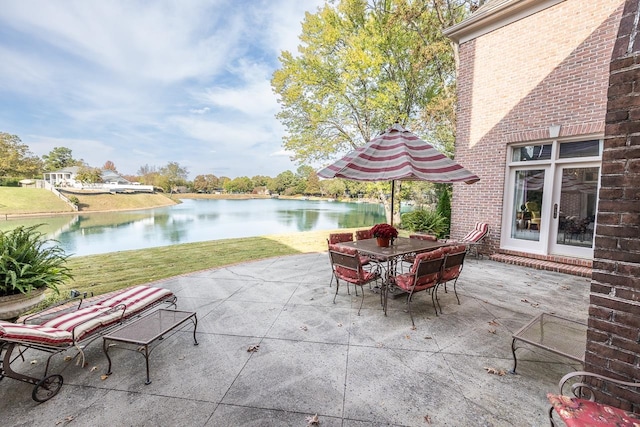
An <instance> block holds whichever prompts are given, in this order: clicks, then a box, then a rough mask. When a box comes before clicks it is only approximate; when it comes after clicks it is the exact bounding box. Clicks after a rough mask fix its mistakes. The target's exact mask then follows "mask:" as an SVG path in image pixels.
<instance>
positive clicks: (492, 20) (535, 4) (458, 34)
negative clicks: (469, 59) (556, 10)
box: [443, 0, 565, 44]
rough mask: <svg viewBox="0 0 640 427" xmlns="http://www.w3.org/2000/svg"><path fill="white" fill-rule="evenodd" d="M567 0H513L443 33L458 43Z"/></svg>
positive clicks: (475, 15) (477, 14)
mask: <svg viewBox="0 0 640 427" xmlns="http://www.w3.org/2000/svg"><path fill="white" fill-rule="evenodd" d="M563 1H565V0H512V1H507V2H505V3H502V4H498V5H496V7H494V8H490V9H486V10H484V11H480V13H476V14H473V15H471V16H470V17H469V18H467V19H465V20H464V21H462V22H460V23H458V24H456V25H454V26H452V27H449V28H447V29H445V30H444V31H443V34H444V35H445V36H447V37H449V38H450V39H451V40H453V41H454V42H456V43H457V44H462V43H466V42H468V41H469V40H473V39H475V38H477V37H480V36H482V35H485V34H487V33H490V32H492V31H495V30H497V29H498V28H502V27H504V26H507V25H509V24H512V23H514V22H516V21H519V20H520V19H523V18H526V17H528V16H531V15H535V14H536V13H538V12H540V11H542V10H544V9H547V8H549V7H552V6H555V5H557V4H558V3H562V2H563Z"/></svg>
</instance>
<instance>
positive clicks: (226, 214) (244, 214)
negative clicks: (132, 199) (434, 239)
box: [0, 199, 385, 256]
mask: <svg viewBox="0 0 640 427" xmlns="http://www.w3.org/2000/svg"><path fill="white" fill-rule="evenodd" d="M384 221H385V219H384V209H383V207H382V205H377V204H368V203H341V202H329V201H310V200H281V199H255V200H201V199H200V200H193V199H185V200H183V201H182V203H181V204H178V205H174V206H169V207H164V208H157V209H149V210H142V211H129V212H110V213H91V214H74V215H64V216H54V217H46V218H29V219H16V220H9V221H0V229H1V230H8V229H12V228H15V227H17V226H19V225H33V224H44V225H43V226H42V227H40V231H41V232H43V233H46V234H47V236H48V237H49V238H52V239H56V240H58V241H59V243H60V246H61V247H62V248H63V249H64V250H65V252H67V253H68V254H71V255H72V256H82V255H92V254H100V253H107V252H116V251H125V250H131V249H144V248H151V247H156V246H167V245H173V244H178V243H191V242H201V241H207V240H220V239H229V238H239V237H253V236H263V235H267V234H279V233H295V232H299V231H313V230H330V229H336V228H352V227H368V226H372V225H373V224H376V223H379V222H384Z"/></svg>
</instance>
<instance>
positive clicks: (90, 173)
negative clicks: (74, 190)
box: [76, 166, 102, 184]
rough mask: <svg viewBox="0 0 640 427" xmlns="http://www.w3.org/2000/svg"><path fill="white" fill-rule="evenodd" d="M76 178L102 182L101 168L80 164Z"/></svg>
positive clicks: (86, 181)
mask: <svg viewBox="0 0 640 427" xmlns="http://www.w3.org/2000/svg"><path fill="white" fill-rule="evenodd" d="M76 179H77V180H78V181H80V182H84V183H90V184H95V183H97V182H102V170H100V168H90V167H88V166H81V167H80V169H78V173H77V174H76Z"/></svg>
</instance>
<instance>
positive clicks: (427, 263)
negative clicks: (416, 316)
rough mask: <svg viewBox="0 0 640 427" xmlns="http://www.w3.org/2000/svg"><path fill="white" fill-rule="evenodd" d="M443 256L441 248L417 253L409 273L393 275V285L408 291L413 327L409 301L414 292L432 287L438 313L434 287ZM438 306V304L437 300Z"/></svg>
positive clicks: (440, 269) (434, 306)
mask: <svg viewBox="0 0 640 427" xmlns="http://www.w3.org/2000/svg"><path fill="white" fill-rule="evenodd" d="M444 258H445V253H444V249H443V248H440V249H436V250H434V251H430V252H422V253H419V254H417V255H416V259H415V261H414V262H413V265H412V266H411V270H410V271H409V273H405V274H399V275H396V276H394V277H393V281H394V282H395V285H396V286H397V287H399V288H401V289H403V290H404V291H406V292H408V293H409V296H408V297H407V304H408V306H409V315H410V316H411V324H412V325H413V326H414V327H415V325H416V324H415V322H414V320H413V313H412V312H411V301H412V299H413V294H414V293H416V292H420V291H426V290H430V289H433V291H432V292H431V302H432V303H433V308H434V309H435V311H436V316H437V315H438V308H437V307H436V302H438V300H437V295H436V292H435V288H436V287H437V286H438V284H439V283H440V277H441V274H442V265H443V264H444ZM386 300H387V299H386V297H385V301H384V308H385V312H386V306H387V301H386ZM438 306H440V303H439V302H438ZM440 312H442V309H440Z"/></svg>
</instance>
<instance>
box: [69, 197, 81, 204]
mask: <svg viewBox="0 0 640 427" xmlns="http://www.w3.org/2000/svg"><path fill="white" fill-rule="evenodd" d="M68 199H69V201H70V202H71V203H73V204H74V205H76V206H78V205H79V204H80V199H78V198H77V197H76V196H69V197H68Z"/></svg>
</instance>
